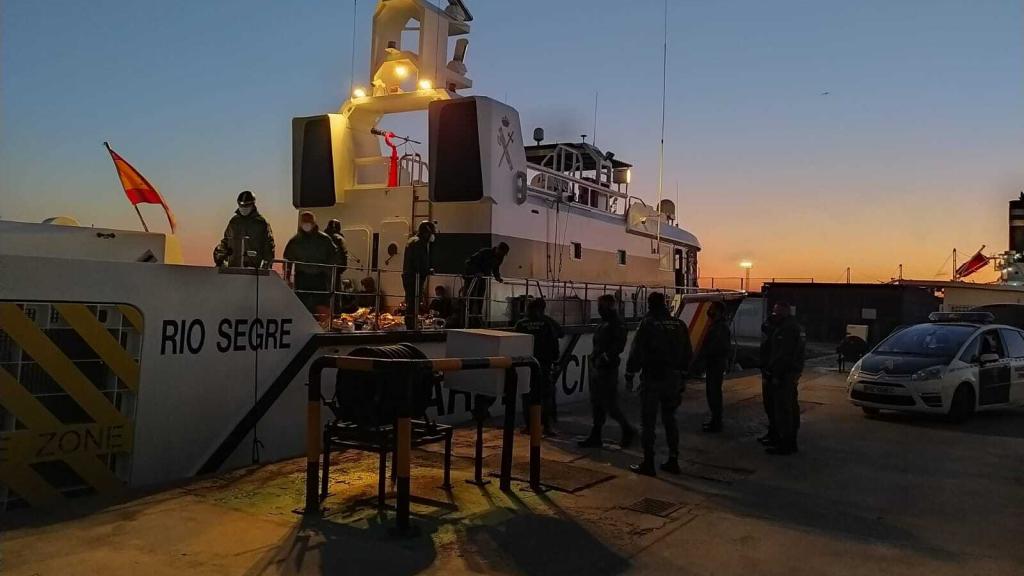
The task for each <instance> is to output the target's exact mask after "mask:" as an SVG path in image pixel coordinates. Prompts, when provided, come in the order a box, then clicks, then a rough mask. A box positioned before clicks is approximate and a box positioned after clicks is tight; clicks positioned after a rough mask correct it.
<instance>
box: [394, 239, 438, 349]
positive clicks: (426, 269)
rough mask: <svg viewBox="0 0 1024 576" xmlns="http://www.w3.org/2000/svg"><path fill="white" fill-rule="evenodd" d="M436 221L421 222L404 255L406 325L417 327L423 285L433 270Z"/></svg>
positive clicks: (407, 244)
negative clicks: (431, 259) (432, 246)
mask: <svg viewBox="0 0 1024 576" xmlns="http://www.w3.org/2000/svg"><path fill="white" fill-rule="evenodd" d="M435 230H436V229H435V228H434V223H433V222H430V221H428V220H424V221H423V222H420V225H419V227H418V228H417V229H416V235H415V236H412V237H411V238H409V241H408V242H407V243H406V245H405V254H403V255H402V288H403V289H404V290H405V327H406V328H407V329H408V330H415V329H416V320H417V315H418V314H417V312H418V308H419V302H420V300H421V299H422V297H423V286H424V285H426V282H427V277H429V276H430V274H431V273H432V272H433V268H432V267H431V265H430V244H431V243H432V242H433V241H434V234H435Z"/></svg>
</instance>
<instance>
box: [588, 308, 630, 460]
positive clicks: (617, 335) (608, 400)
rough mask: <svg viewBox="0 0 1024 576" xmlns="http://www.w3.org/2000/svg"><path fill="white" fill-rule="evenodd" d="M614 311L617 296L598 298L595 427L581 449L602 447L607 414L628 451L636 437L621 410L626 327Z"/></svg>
mask: <svg viewBox="0 0 1024 576" xmlns="http://www.w3.org/2000/svg"><path fill="white" fill-rule="evenodd" d="M615 308H616V303H615V297H614V296H612V295H611V294H604V295H602V296H601V297H600V298H598V299H597V311H598V313H599V314H600V315H601V325H600V326H598V327H597V331H596V332H594V344H593V349H592V350H591V352H590V405H591V407H592V408H593V411H594V427H593V429H592V430H591V431H590V436H588V437H587V438H586V439H585V440H582V441H581V442H579V446H580V447H581V448H594V447H601V446H602V445H603V443H602V440H601V429H602V428H603V427H604V420H605V416H606V415H607V416H611V417H612V420H615V421H616V422H618V423H619V427H621V428H622V447H623V448H628V447H629V446H630V445H631V444H632V443H633V437H634V436H635V435H636V430H635V429H634V428H633V426H632V425H630V423H629V421H628V420H626V416H625V415H624V414H623V413H622V410H621V409H620V408H619V397H618V394H619V391H618V388H619V356H620V355H621V354H622V351H623V350H624V349H625V348H626V325H625V324H624V323H623V322H622V320H621V319H620V318H619V313H618V311H616V309H615Z"/></svg>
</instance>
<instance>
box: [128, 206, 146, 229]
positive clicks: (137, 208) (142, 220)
mask: <svg viewBox="0 0 1024 576" xmlns="http://www.w3.org/2000/svg"><path fill="white" fill-rule="evenodd" d="M132 207H133V208H135V213H136V214H138V215H139V222H142V229H143V230H145V231H146V232H149V226H146V219H145V218H143V217H142V211H141V210H139V205H138V204H132Z"/></svg>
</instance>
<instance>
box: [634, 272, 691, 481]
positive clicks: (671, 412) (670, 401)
mask: <svg viewBox="0 0 1024 576" xmlns="http://www.w3.org/2000/svg"><path fill="white" fill-rule="evenodd" d="M692 355H693V348H692V347H691V346H690V333H689V331H688V330H687V328H686V323H685V322H683V321H682V320H680V319H678V318H675V317H673V316H672V315H671V314H670V313H669V310H668V306H667V305H666V304H665V295H664V294H662V293H661V292H652V293H651V295H650V296H648V297H647V315H646V316H645V317H644V319H643V321H641V322H640V327H639V328H637V331H636V334H635V335H634V336H633V346H632V348H630V351H629V359H628V360H627V361H626V384H627V386H628V387H629V388H630V389H631V390H632V388H633V378H634V376H635V374H636V373H637V372H639V373H640V393H641V394H640V396H641V404H642V409H641V410H642V412H641V413H642V418H643V421H642V428H643V432H642V434H641V440H642V443H643V448H644V459H643V462H641V463H640V464H634V465H632V466H630V469H631V470H633V471H634V472H636V473H637V474H643V475H645V476H654V475H655V471H654V437H655V433H654V427H655V425H657V422H658V412H659V408H660V412H661V421H662V424H663V425H664V426H665V439H666V440H667V442H668V459H667V460H666V461H665V462H664V463H663V464H662V465H661V469H662V470H664V471H666V472H671V473H673V474H678V473H679V472H680V470H679V429H678V428H677V427H676V408H678V407H679V403H680V401H681V396H682V393H683V386H684V382H685V378H686V370H687V368H689V366H690V359H691V356H692Z"/></svg>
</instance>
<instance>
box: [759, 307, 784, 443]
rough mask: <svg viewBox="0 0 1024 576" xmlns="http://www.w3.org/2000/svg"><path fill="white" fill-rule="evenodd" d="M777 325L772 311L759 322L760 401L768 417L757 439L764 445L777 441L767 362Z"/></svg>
mask: <svg viewBox="0 0 1024 576" xmlns="http://www.w3.org/2000/svg"><path fill="white" fill-rule="evenodd" d="M778 325H779V318H778V317H776V316H775V313H774V312H773V313H771V314H769V315H768V319H767V320H765V321H764V323H763V324H761V347H760V349H759V353H760V362H761V401H762V403H763V404H764V413H765V415H766V416H767V417H768V431H767V432H766V433H765V434H764V436H761V437H759V438H758V439H757V441H758V442H760V443H761V444H764V445H765V446H770V445H773V444H777V443H778V441H779V429H778V426H776V425H775V389H774V386H773V385H772V376H771V372H770V371H769V370H768V362H769V361H770V360H771V357H772V335H773V333H774V332H775V328H776V327H777V326H778Z"/></svg>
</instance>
